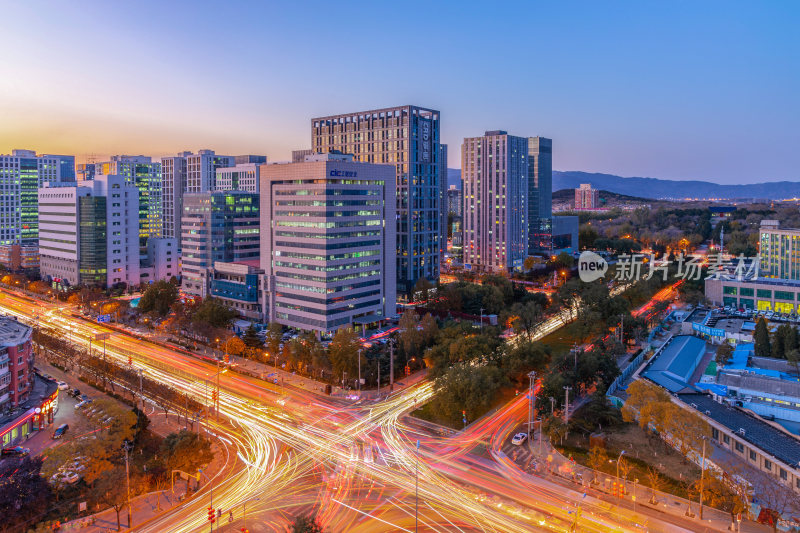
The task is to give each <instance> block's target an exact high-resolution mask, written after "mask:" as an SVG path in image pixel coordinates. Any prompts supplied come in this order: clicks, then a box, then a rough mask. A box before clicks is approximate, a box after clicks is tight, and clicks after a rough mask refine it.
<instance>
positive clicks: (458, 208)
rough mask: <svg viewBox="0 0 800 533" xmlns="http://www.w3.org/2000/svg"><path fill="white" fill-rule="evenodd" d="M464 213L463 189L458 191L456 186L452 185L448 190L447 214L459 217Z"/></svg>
mask: <svg viewBox="0 0 800 533" xmlns="http://www.w3.org/2000/svg"><path fill="white" fill-rule="evenodd" d="M463 213H464V203H463V201H462V196H461V189H457V188H456V186H455V185H451V186H450V188H449V189H447V214H448V215H454V216H457V217H460V216H462V215H463Z"/></svg>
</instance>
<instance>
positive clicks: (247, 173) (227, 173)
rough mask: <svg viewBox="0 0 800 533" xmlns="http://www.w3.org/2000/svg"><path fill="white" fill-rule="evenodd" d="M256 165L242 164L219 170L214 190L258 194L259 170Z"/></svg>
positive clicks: (258, 166)
mask: <svg viewBox="0 0 800 533" xmlns="http://www.w3.org/2000/svg"><path fill="white" fill-rule="evenodd" d="M260 167H261V165H257V164H255V163H241V164H238V165H236V166H233V167H225V168H218V169H217V177H216V179H215V180H214V182H215V183H214V190H217V191H247V192H258V186H259V179H258V176H259V168H260Z"/></svg>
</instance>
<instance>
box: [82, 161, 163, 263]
mask: <svg viewBox="0 0 800 533" xmlns="http://www.w3.org/2000/svg"><path fill="white" fill-rule="evenodd" d="M98 175H109V176H122V177H124V178H125V183H126V184H127V185H133V186H135V187H136V188H137V189H138V191H139V247H140V252H141V253H142V254H143V255H144V253H145V250H146V249H147V239H148V238H150V237H161V234H162V228H163V223H162V216H163V213H162V191H161V189H162V184H161V163H154V162H153V160H152V159H151V158H149V157H147V156H143V155H115V156H111V160H110V161H104V162H102V163H96V164H95V179H96V177H97V176H98Z"/></svg>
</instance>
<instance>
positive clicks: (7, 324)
mask: <svg viewBox="0 0 800 533" xmlns="http://www.w3.org/2000/svg"><path fill="white" fill-rule="evenodd" d="M32 333H33V330H32V329H31V328H30V327H28V326H26V325H25V324H23V323H21V322H18V321H17V319H16V318H14V317H11V316H0V346H17V345H19V344H22V343H23V342H25V341H26V340H28V339H30V338H31V334H32Z"/></svg>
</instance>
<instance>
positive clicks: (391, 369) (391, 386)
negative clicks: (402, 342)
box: [389, 339, 394, 392]
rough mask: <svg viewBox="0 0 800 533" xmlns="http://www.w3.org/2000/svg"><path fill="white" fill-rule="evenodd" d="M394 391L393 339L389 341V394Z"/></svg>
mask: <svg viewBox="0 0 800 533" xmlns="http://www.w3.org/2000/svg"><path fill="white" fill-rule="evenodd" d="M393 391H394V339H389V392H393Z"/></svg>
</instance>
